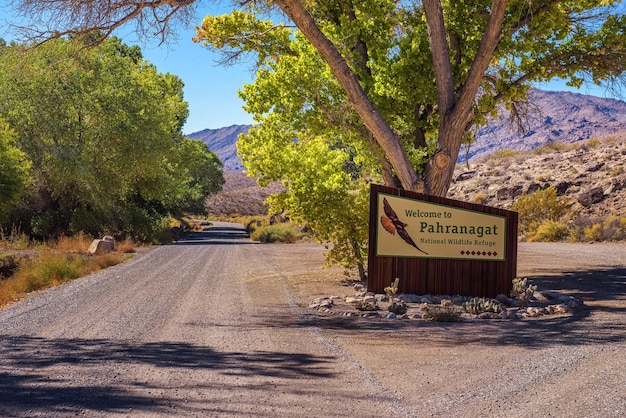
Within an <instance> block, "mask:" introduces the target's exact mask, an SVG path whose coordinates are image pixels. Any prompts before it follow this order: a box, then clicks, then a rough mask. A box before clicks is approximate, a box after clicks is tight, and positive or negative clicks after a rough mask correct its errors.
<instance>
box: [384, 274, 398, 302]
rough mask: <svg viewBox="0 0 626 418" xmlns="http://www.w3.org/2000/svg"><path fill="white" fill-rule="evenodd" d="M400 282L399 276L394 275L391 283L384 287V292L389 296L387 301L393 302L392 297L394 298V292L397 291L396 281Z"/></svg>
mask: <svg viewBox="0 0 626 418" xmlns="http://www.w3.org/2000/svg"><path fill="white" fill-rule="evenodd" d="M399 282H400V278H399V277H396V280H395V281H394V282H393V283H391V285H390V286H387V287H385V293H386V294H387V296H389V302H390V303H391V304H393V301H394V299H395V298H396V293H398V283H399Z"/></svg>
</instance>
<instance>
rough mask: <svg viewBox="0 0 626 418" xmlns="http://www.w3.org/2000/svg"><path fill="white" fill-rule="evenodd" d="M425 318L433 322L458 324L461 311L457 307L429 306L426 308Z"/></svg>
mask: <svg viewBox="0 0 626 418" xmlns="http://www.w3.org/2000/svg"><path fill="white" fill-rule="evenodd" d="M423 318H424V319H426V320H428V321H433V322H458V321H459V320H460V319H461V311H460V310H459V309H457V308H456V307H455V306H438V305H428V306H426V307H425V308H424V316H423Z"/></svg>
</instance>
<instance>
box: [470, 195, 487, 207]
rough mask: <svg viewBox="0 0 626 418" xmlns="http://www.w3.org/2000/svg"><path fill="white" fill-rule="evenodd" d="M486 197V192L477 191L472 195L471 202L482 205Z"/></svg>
mask: <svg viewBox="0 0 626 418" xmlns="http://www.w3.org/2000/svg"><path fill="white" fill-rule="evenodd" d="M487 198H488V196H487V194H486V193H484V192H478V193H476V194H474V196H473V197H472V203H478V204H479V205H482V204H484V203H485V202H486V201H487Z"/></svg>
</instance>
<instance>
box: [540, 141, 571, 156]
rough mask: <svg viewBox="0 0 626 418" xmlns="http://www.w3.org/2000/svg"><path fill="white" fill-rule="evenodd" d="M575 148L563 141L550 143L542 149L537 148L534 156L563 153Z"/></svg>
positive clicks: (541, 147)
mask: <svg viewBox="0 0 626 418" xmlns="http://www.w3.org/2000/svg"><path fill="white" fill-rule="evenodd" d="M572 148H573V146H572V145H570V144H566V143H565V142H561V141H548V142H546V143H545V144H543V145H542V146H540V147H537V148H535V149H534V150H533V151H532V153H533V154H534V155H543V154H549V153H552V152H555V151H556V152H563V151H568V150H570V149H572Z"/></svg>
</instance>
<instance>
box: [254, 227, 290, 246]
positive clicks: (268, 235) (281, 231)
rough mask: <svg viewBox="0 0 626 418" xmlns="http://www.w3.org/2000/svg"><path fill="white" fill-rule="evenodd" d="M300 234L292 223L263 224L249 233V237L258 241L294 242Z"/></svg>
mask: <svg viewBox="0 0 626 418" xmlns="http://www.w3.org/2000/svg"><path fill="white" fill-rule="evenodd" d="M301 236H302V234H301V233H300V232H299V231H298V230H297V227H296V226H294V225H293V224H276V225H265V226H261V227H259V228H258V229H256V230H255V231H254V232H253V233H252V234H250V239H252V240H253V241H259V242H286V243H294V242H296V241H297V240H298V239H299V238H301Z"/></svg>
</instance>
